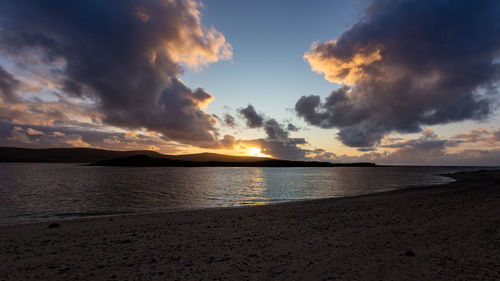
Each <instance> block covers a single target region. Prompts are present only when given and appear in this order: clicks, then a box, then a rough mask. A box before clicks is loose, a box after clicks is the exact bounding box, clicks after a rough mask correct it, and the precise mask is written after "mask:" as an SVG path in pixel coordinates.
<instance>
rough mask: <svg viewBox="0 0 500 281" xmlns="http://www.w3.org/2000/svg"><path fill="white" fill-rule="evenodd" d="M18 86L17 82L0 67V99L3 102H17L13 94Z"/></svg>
mask: <svg viewBox="0 0 500 281" xmlns="http://www.w3.org/2000/svg"><path fill="white" fill-rule="evenodd" d="M19 86H20V82H19V80H17V79H16V78H15V77H14V75H12V74H11V73H9V72H8V71H7V70H5V69H4V68H3V67H2V66H1V65H0V98H1V99H2V100H4V101H14V100H17V98H16V96H15V92H16V90H17V88H18V87H19Z"/></svg>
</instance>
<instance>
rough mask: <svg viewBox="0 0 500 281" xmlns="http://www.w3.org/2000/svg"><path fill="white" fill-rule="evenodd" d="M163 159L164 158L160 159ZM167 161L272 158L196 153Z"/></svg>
mask: <svg viewBox="0 0 500 281" xmlns="http://www.w3.org/2000/svg"><path fill="white" fill-rule="evenodd" d="M148 156H151V157H155V156H154V155H148ZM160 158H165V157H160ZM167 158H168V159H173V160H183V161H197V162H207V161H217V162H256V161H263V160H269V159H273V158H262V157H253V156H233V155H224V154H217V153H208V152H204V153H197V154H184V155H168V157H167Z"/></svg>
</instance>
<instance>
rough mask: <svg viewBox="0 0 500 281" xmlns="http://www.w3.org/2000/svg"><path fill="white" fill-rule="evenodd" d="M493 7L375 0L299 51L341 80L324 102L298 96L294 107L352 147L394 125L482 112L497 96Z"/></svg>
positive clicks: (498, 23)
mask: <svg viewBox="0 0 500 281" xmlns="http://www.w3.org/2000/svg"><path fill="white" fill-rule="evenodd" d="M499 15H500V2H498V1H417V0H406V1H375V2H374V3H373V4H372V5H371V6H370V7H369V8H368V10H367V12H366V17H365V18H364V19H363V20H361V21H359V22H358V23H356V24H354V25H353V26H352V27H351V28H350V29H348V30H347V31H345V32H344V33H343V34H342V35H341V36H340V38H338V40H333V41H328V42H324V43H321V44H314V45H313V46H312V48H311V51H310V52H308V53H306V54H305V55H304V57H305V58H306V59H307V60H308V61H309V63H310V64H311V67H312V69H313V70H314V71H316V72H319V73H323V74H324V75H325V78H326V79H327V80H329V81H331V82H336V83H344V84H345V86H343V87H341V88H340V89H338V90H335V91H333V92H332V93H331V94H330V95H329V96H328V97H327V98H326V99H325V101H324V102H321V99H320V97H319V96H304V97H301V98H300V99H299V100H298V102H297V103H296V105H295V109H296V112H297V114H298V115H299V116H301V117H302V118H304V120H305V121H307V122H308V123H310V124H312V125H315V126H320V127H322V128H338V129H339V133H338V138H339V139H340V140H341V141H342V142H343V143H344V144H346V145H348V146H353V147H371V146H374V145H377V144H379V143H380V140H381V139H382V138H383V137H384V136H385V135H387V134H388V133H390V132H394V131H396V132H400V133H410V132H411V133H413V132H418V131H420V130H421V126H422V125H436V124H446V123H449V122H456V121H463V120H468V119H473V120H480V119H483V118H485V117H487V116H488V115H489V113H490V112H491V111H492V110H493V109H494V107H495V102H494V100H495V98H496V97H497V96H496V94H497V86H498V81H499V74H500V66H499V64H498V55H499V50H500V16H499Z"/></svg>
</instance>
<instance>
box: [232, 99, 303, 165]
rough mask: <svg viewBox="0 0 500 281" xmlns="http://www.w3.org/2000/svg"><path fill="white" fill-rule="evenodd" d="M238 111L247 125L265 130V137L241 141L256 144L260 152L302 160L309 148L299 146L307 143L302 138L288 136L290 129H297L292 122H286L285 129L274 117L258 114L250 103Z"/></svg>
mask: <svg viewBox="0 0 500 281" xmlns="http://www.w3.org/2000/svg"><path fill="white" fill-rule="evenodd" d="M238 112H239V113H240V114H241V115H242V116H243V117H244V118H245V119H246V121H247V126H248V127H250V128H263V129H264V131H265V132H266V138H261V139H254V140H242V141H241V142H242V143H244V144H246V145H248V146H257V147H259V148H260V150H261V152H262V153H264V154H267V155H271V156H273V157H275V158H279V159H289V160H303V159H304V158H305V156H306V153H307V152H308V151H309V150H307V149H303V148H301V147H300V146H301V145H305V144H307V141H306V140H305V139H304V138H292V137H290V135H289V132H290V131H297V130H298V129H297V127H295V126H294V125H293V124H291V123H288V126H287V127H286V129H285V126H283V125H282V124H280V123H279V122H278V121H276V119H274V118H269V119H266V118H265V117H264V116H263V115H261V114H258V113H257V111H256V110H255V108H254V107H253V106H252V105H251V104H249V105H248V106H247V107H246V108H240V109H239V110H238ZM290 125H291V126H290Z"/></svg>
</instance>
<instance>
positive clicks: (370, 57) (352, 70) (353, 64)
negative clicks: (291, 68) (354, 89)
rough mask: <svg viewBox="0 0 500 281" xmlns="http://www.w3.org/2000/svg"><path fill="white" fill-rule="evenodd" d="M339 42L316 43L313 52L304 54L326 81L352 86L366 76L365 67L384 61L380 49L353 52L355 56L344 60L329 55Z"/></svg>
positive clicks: (313, 68)
mask: <svg viewBox="0 0 500 281" xmlns="http://www.w3.org/2000/svg"><path fill="white" fill-rule="evenodd" d="M336 44H337V40H331V41H327V42H325V43H322V44H318V43H314V44H313V45H312V46H311V50H310V51H309V52H307V53H305V54H304V58H305V59H306V60H307V61H308V62H309V64H310V65H311V69H312V70H313V71H315V72H318V73H321V74H323V75H324V76H325V79H326V80H328V81H330V82H334V83H339V84H341V83H344V84H347V85H352V84H355V83H356V82H358V81H359V80H360V79H362V78H363V76H364V67H366V66H369V65H370V64H372V63H374V62H376V61H379V60H381V59H382V56H381V55H380V48H370V49H367V48H365V49H363V48H361V49H359V50H353V55H352V56H350V57H346V58H342V57H336V56H332V55H330V54H329V50H330V49H332V48H334V47H335V45H336Z"/></svg>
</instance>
